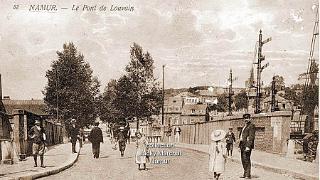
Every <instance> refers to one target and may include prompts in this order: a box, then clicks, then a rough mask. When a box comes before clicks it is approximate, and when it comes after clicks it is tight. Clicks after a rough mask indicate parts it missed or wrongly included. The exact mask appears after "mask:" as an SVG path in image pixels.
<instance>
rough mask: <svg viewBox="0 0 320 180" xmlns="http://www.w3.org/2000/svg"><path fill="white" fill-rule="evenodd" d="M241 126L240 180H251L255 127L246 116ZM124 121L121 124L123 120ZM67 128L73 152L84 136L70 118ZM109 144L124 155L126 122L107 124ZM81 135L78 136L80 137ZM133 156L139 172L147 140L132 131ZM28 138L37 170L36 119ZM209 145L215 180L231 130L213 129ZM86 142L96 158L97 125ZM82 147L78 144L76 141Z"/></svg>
mask: <svg viewBox="0 0 320 180" xmlns="http://www.w3.org/2000/svg"><path fill="white" fill-rule="evenodd" d="M243 119H244V126H243V127H242V128H241V129H240V133H239V150H240V153H241V162H242V166H243V170H244V172H243V175H242V176H241V177H240V178H245V179H251V152H252V149H253V148H254V140H255V125H254V124H253V123H252V122H251V116H250V114H244V115H243ZM123 122H125V121H123ZM70 124H71V126H70V127H69V136H70V141H71V144H72V146H71V150H72V153H77V151H76V142H77V140H79V141H82V139H83V136H84V131H83V129H82V130H81V131H80V132H79V129H78V128H77V127H76V120H75V119H71V121H70ZM109 128H110V129H111V130H110V134H111V137H110V139H111V142H112V143H113V144H114V146H113V149H114V150H116V149H117V145H118V148H119V151H120V156H121V157H123V156H124V152H125V149H126V143H130V140H128V139H130V127H129V124H128V123H127V122H125V123H123V124H121V123H120V124H111V125H109ZM174 133H175V141H176V142H179V141H180V133H181V129H180V127H176V128H175V129H174ZM81 136H82V137H81ZM135 136H136V155H135V162H136V164H137V165H138V169H139V170H146V169H147V168H146V164H147V163H148V162H149V161H150V160H149V150H148V140H147V139H146V137H145V135H144V134H142V133H141V132H139V131H138V132H136V133H135ZM28 137H29V138H30V139H31V140H32V142H33V145H32V151H33V157H34V163H35V164H34V166H35V167H37V166H38V163H37V157H38V156H40V163H41V165H40V166H41V167H43V168H44V167H45V166H44V152H45V149H46V135H45V132H44V129H43V127H42V126H41V122H40V119H36V120H35V123H34V126H33V127H32V128H31V129H30V131H29V132H28ZM210 139H211V144H210V145H209V171H210V172H211V173H212V175H213V178H214V179H216V180H218V179H219V178H220V176H221V174H223V173H224V172H225V165H226V162H227V157H228V156H232V155H233V145H234V143H235V142H236V138H235V135H234V133H233V128H231V127H230V128H229V131H228V132H225V131H224V130H215V131H213V132H212V133H211V136H210ZM88 140H89V141H90V142H91V143H92V153H93V158H96V159H97V158H99V154H100V143H103V142H104V141H103V135H102V130H101V129H100V128H99V122H95V123H94V127H93V128H92V130H91V131H90V134H89V135H88ZM80 144H82V142H80Z"/></svg>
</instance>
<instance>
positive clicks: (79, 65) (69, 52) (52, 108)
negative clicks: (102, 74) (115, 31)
mask: <svg viewBox="0 0 320 180" xmlns="http://www.w3.org/2000/svg"><path fill="white" fill-rule="evenodd" d="M57 55H58V60H55V61H53V62H52V64H51V69H49V70H48V71H47V72H46V78H47V79H48V82H47V85H46V87H45V89H44V91H43V94H44V96H45V97H44V101H45V103H46V104H47V106H48V112H49V113H50V114H52V115H55V116H56V115H57V107H58V116H59V119H60V120H63V121H62V122H63V123H67V124H68V123H69V121H70V118H75V119H76V120H77V123H78V125H79V126H80V127H83V126H86V125H89V124H91V123H92V122H93V121H94V120H95V119H96V117H97V116H98V110H97V104H99V103H98V94H99V86H100V83H99V81H98V79H97V78H96V77H93V75H92V70H91V68H90V65H89V64H88V63H87V62H85V60H84V56H83V55H82V54H80V53H79V52H78V51H77V49H76V47H75V46H74V44H73V43H68V44H64V45H63V50H62V51H61V52H60V51H57Z"/></svg>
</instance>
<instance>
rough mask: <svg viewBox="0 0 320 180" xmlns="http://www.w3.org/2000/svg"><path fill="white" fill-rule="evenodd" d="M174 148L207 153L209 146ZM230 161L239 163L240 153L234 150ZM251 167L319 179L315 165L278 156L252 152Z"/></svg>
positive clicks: (198, 145)
mask: <svg viewBox="0 0 320 180" xmlns="http://www.w3.org/2000/svg"><path fill="white" fill-rule="evenodd" d="M176 147H180V148H186V149H192V150H195V151H199V152H203V153H208V151H209V145H203V144H183V143H179V144H176ZM231 160H232V161H235V162H238V163H241V160H240V152H239V151H238V149H237V148H234V152H233V157H231ZM251 161H252V162H251V163H252V165H253V166H256V167H259V168H263V169H266V170H269V171H272V172H276V173H279V174H289V175H291V176H293V177H295V178H301V179H319V169H318V167H319V166H318V164H317V163H311V162H305V161H301V160H297V159H291V158H286V157H283V156H280V155H278V154H271V153H266V152H262V151H258V150H253V151H252V154H251Z"/></svg>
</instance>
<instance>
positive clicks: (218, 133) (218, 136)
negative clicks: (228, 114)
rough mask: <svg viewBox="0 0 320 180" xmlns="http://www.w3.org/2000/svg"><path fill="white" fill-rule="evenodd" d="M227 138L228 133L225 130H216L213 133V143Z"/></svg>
mask: <svg viewBox="0 0 320 180" xmlns="http://www.w3.org/2000/svg"><path fill="white" fill-rule="evenodd" d="M225 136H226V132H225V131H224V130H215V131H213V132H212V133H211V140H212V141H220V140H222V139H224V138H225Z"/></svg>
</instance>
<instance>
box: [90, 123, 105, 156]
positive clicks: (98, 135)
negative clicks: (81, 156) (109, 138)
mask: <svg viewBox="0 0 320 180" xmlns="http://www.w3.org/2000/svg"><path fill="white" fill-rule="evenodd" d="M98 126H99V122H95V123H94V128H92V130H91V131H90V134H89V137H88V139H89V141H90V142H91V143H92V153H93V158H97V159H98V158H99V154H100V143H103V136H102V130H101V129H100V128H99V127H98Z"/></svg>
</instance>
